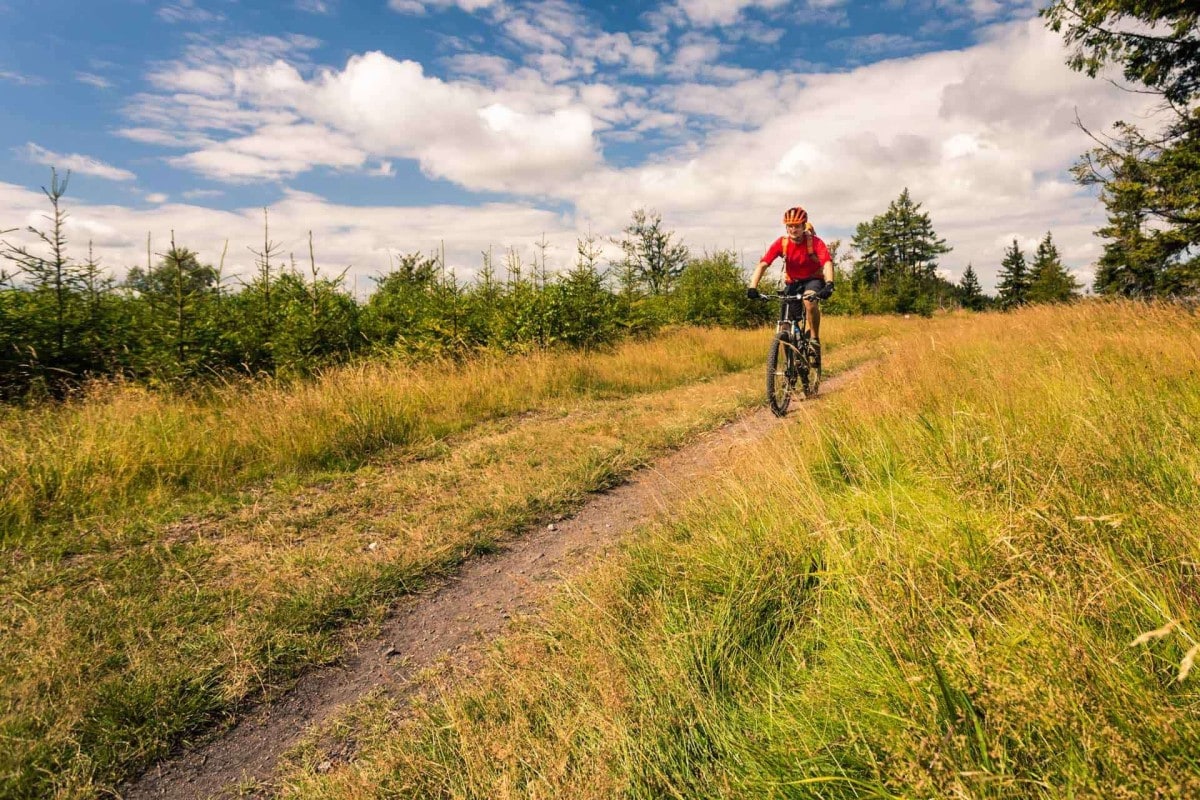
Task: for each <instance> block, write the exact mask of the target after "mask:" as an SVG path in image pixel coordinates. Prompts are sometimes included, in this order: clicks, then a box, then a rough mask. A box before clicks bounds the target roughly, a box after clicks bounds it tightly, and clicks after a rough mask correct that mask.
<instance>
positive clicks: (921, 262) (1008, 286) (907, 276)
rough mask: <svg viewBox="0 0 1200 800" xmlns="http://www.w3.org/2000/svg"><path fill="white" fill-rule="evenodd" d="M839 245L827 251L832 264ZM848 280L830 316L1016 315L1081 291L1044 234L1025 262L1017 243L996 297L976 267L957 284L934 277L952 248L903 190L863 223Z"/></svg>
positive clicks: (1007, 254) (1001, 272) (969, 268)
mask: <svg viewBox="0 0 1200 800" xmlns="http://www.w3.org/2000/svg"><path fill="white" fill-rule="evenodd" d="M840 245H841V243H840V242H836V241H835V242H832V243H831V245H830V249H831V251H832V254H833V255H834V259H835V261H836V260H838V254H837V251H839V250H841V246H840ZM850 248H851V249H850V253H849V256H848V258H846V259H845V260H846V261H848V262H849V265H848V268H847V269H844V270H843V272H847V271H848V275H847V277H848V280H847V281H845V283H846V287H845V290H842V289H839V290H838V293H837V294H835V295H834V296H833V299H832V300H831V301H830V302H829V304H828V308H829V310H830V311H842V312H846V313H853V314H887V313H894V314H921V315H924V316H928V315H930V314H932V313H933V312H934V311H935V310H939V309H942V310H947V309H951V308H966V309H969V310H972V311H982V310H985V309H988V308H1002V309H1007V308H1014V307H1016V306H1021V305H1025V304H1027V303H1063V302H1067V301H1069V300H1072V299H1075V298H1077V297H1078V296H1079V294H1080V291H1081V289H1082V286H1080V284H1079V282H1078V281H1077V280H1076V279H1075V277H1074V276H1072V275H1071V273H1070V272H1068V271H1067V268H1066V266H1065V265H1064V264H1063V262H1062V257H1061V255H1060V254H1059V251H1058V247H1057V246H1056V245H1055V244H1054V238H1053V236H1052V235H1051V234H1050V233H1049V232H1047V233H1046V235H1045V237H1044V238H1043V239H1042V241H1041V242H1040V243H1039V244H1038V247H1037V252H1036V253H1035V255H1034V257H1033V261H1032V262H1030V261H1028V260H1027V259H1026V257H1025V253H1024V251H1023V250H1022V249H1021V246H1020V244H1019V243H1018V242H1017V241H1016V240H1015V239H1014V240H1013V243H1012V245H1011V246H1010V247H1009V248H1008V249H1006V250H1005V251H1004V254H1003V258H1002V260H1001V263H1000V268H999V272H998V276H997V277H998V282H997V287H996V288H997V294H996V295H995V296H991V295H988V294H985V293H984V291H983V288H982V286H981V285H980V283H979V276H978V275H977V274H976V272H975V267H974V265H972V264H968V265H967V268H966V269H965V270H964V271H963V275H962V278H961V279H960V280H959V282H958V283H954V282H951V281H950V280H948V279H947V278H945V277H943V276H942V275H941V274H939V271H938V259H939V257H940V256H942V255H945V254H946V253H949V252H950V251H951V249H952V248H950V247H949V246H948V245H947V244H946V240H945V239H942V238H940V237H938V235H937V233H936V232H935V231H934V229H933V223H932V221H931V220H930V218H929V214H928V213H926V212H923V211H922V210H921V204H920V203H918V202H916V201H914V200H913V198H912V196H911V195H910V194H909V192H908V189H905V190H904V191H903V192H901V193H900V196H899V197H898V198H896V199H895V200H893V201H892V202H891V203H889V204H888V208H887V210H886V211H884V212H883V213H882V214H880V215H879V216H877V217H874V218H873V219H871V220H870V221H868V222H863V223H860V224H859V225H858V227H857V229H856V230H855V234H854V238H853V239H851V241H850Z"/></svg>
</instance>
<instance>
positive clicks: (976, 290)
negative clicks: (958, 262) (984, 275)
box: [958, 264, 987, 311]
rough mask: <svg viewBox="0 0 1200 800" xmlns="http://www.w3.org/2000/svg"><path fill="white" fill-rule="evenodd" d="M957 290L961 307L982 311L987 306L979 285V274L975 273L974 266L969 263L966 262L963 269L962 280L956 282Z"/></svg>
mask: <svg viewBox="0 0 1200 800" xmlns="http://www.w3.org/2000/svg"><path fill="white" fill-rule="evenodd" d="M958 291H959V298H960V300H961V302H962V306H963V308H966V309H969V310H971V311H982V310H983V309H984V308H986V307H987V298H986V297H985V296H984V294H983V289H982V288H981V287H980V285H979V276H978V275H976V274H975V267H974V266H972V265H971V264H967V268H966V269H965V270H964V271H963V276H962V280H960V281H959V282H958Z"/></svg>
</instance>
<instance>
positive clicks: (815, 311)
mask: <svg viewBox="0 0 1200 800" xmlns="http://www.w3.org/2000/svg"><path fill="white" fill-rule="evenodd" d="M824 285H825V281H824V280H822V279H821V278H810V279H808V280H806V281H802V282H801V284H800V291H799V294H804V293H805V292H808V291H813V292H816V291H819V290H820V289H821V287H822V286H824ZM804 311H805V317H806V318H807V319H808V335H809V336H811V337H812V338H813V339H815V340H816V341H818V342H819V341H821V305H820V303H818V302H817V301H816V300H805V301H804Z"/></svg>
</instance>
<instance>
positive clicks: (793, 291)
mask: <svg viewBox="0 0 1200 800" xmlns="http://www.w3.org/2000/svg"><path fill="white" fill-rule="evenodd" d="M824 286H825V279H824V278H805V279H803V280H799V281H796V282H795V283H788V284H784V287H783V293H784V294H785V295H786V296H788V297H802V296H803V295H804V293H805V292H808V291H813V292H819V291H821V289H822V288H824Z"/></svg>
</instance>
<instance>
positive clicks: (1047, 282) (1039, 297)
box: [1028, 231, 1080, 303]
mask: <svg viewBox="0 0 1200 800" xmlns="http://www.w3.org/2000/svg"><path fill="white" fill-rule="evenodd" d="M1079 289H1080V286H1079V281H1077V280H1075V276H1074V275H1072V274H1071V273H1069V272H1067V268H1066V267H1065V266H1063V263H1062V258H1061V256H1059V253H1058V248H1057V247H1056V246H1055V245H1054V239H1053V238H1052V237H1051V236H1050V232H1049V231H1047V232H1046V236H1045V237H1044V238H1043V239H1042V240H1041V241H1040V242H1038V247H1037V253H1036V254H1035V255H1034V257H1033V265H1032V268H1031V269H1030V283H1029V293H1028V299H1029V302H1031V303H1066V302H1068V301H1070V300H1073V299H1075V298H1076V297H1078V296H1079Z"/></svg>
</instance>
